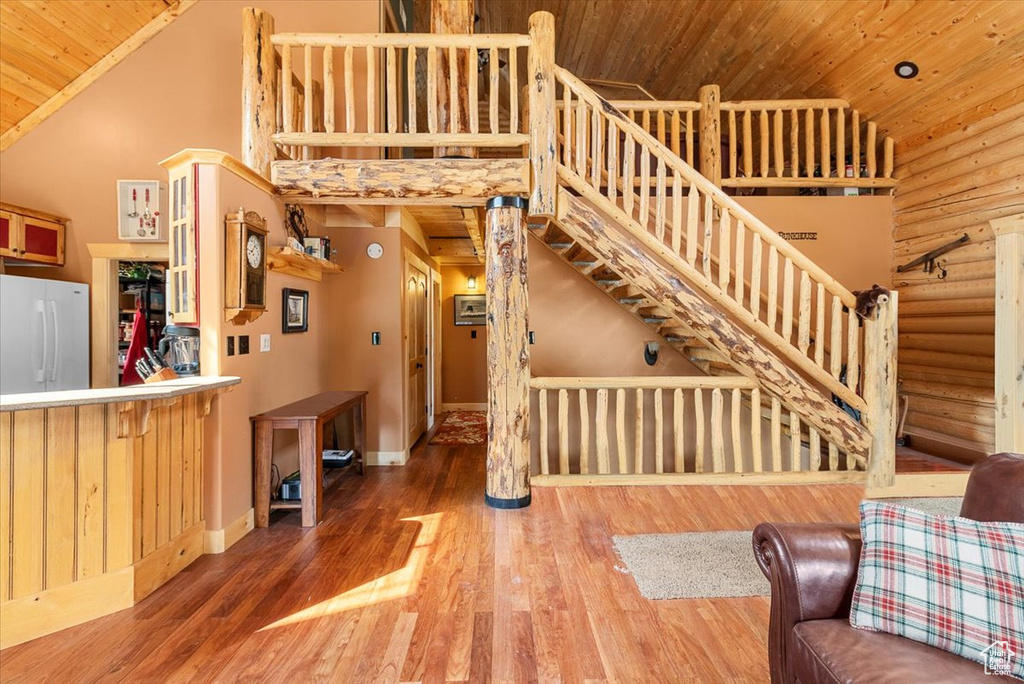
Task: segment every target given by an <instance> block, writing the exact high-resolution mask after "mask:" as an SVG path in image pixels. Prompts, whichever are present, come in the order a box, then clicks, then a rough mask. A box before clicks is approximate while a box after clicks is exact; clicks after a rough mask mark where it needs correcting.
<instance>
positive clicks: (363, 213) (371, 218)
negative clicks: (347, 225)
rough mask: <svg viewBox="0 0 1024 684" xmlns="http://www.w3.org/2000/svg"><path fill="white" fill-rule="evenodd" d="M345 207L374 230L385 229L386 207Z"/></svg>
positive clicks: (368, 205) (366, 205) (358, 205)
mask: <svg viewBox="0 0 1024 684" xmlns="http://www.w3.org/2000/svg"><path fill="white" fill-rule="evenodd" d="M345 207H346V208H347V209H348V210H349V211H351V212H352V213H353V214H355V215H356V216H358V217H359V218H361V219H362V220H364V221H366V222H367V223H369V224H370V225H371V226H373V227H374V228H383V227H384V215H385V214H386V213H387V208H386V207H384V206H382V205H372V204H347V205H345Z"/></svg>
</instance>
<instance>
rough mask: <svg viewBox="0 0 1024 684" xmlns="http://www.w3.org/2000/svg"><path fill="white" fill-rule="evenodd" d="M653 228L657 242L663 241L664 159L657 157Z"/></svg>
mask: <svg viewBox="0 0 1024 684" xmlns="http://www.w3.org/2000/svg"><path fill="white" fill-rule="evenodd" d="M654 230H655V233H656V235H657V237H658V242H660V243H662V244H664V242H665V160H664V159H658V170H657V174H656V176H655V193H654Z"/></svg>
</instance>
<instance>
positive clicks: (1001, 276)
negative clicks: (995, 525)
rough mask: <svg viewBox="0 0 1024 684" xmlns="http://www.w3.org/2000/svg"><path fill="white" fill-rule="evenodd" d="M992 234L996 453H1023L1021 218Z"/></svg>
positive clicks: (1002, 223)
mask: <svg viewBox="0 0 1024 684" xmlns="http://www.w3.org/2000/svg"><path fill="white" fill-rule="evenodd" d="M989 224H990V225H991V226H992V231H993V232H994V233H995V234H996V445H995V446H996V453H999V452H1003V451H1010V452H1013V453H1024V214H1015V215H1013V216H1006V217H1003V218H1000V219H993V220H991V221H989Z"/></svg>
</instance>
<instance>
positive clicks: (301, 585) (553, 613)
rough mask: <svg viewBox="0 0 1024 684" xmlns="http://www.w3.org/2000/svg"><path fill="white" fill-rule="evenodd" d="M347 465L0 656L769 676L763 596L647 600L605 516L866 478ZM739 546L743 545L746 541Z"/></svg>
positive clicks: (39, 675) (228, 672) (118, 666)
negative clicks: (768, 481)
mask: <svg viewBox="0 0 1024 684" xmlns="http://www.w3.org/2000/svg"><path fill="white" fill-rule="evenodd" d="M426 441H427V440H426V439H423V440H421V442H420V445H419V446H418V447H417V448H416V449H415V450H414V452H413V456H412V459H411V461H410V462H409V463H408V464H407V465H406V466H405V467H396V468H368V469H367V474H366V476H365V477H363V478H359V477H358V476H357V475H355V474H354V473H352V474H351V475H349V474H346V475H345V476H344V477H343V478H342V481H341V483H340V484H339V485H338V487H336V488H335V489H333V490H331V492H330V493H329V495H328V498H327V504H328V507H329V509H328V511H327V513H326V519H325V521H324V523H323V524H321V525H320V526H319V527H318V528H316V529H309V530H307V529H303V528H301V527H300V526H299V514H298V513H295V512H288V513H278V514H275V516H274V517H273V518H272V521H273V522H272V524H271V526H270V527H269V528H267V529H262V530H256V531H254V532H252V533H250V534H249V535H247V536H246V537H245V538H243V539H242V540H241V541H239V542H238V543H237V544H236V545H235V546H234V547H232V548H231V549H229V550H228V551H227V552H226V553H224V554H222V555H218V556H204V557H202V558H200V559H199V560H198V561H196V562H195V563H194V564H193V565H192V566H190V567H189V568H188V569H187V570H186V571H184V572H182V573H181V574H180V575H178V576H177V577H176V578H175V579H173V580H172V581H171V582H169V583H168V584H167V585H165V586H164V587H162V588H161V589H160V590H158V591H157V592H156V593H154V594H153V595H152V596H150V597H149V598H148V599H146V600H145V601H144V602H142V603H141V604H140V605H138V606H136V607H135V608H132V609H129V610H125V611H122V612H120V613H116V614H114V615H111V616H108V617H106V618H102V619H100V620H96V621H94V622H91V623H88V624H85V625H81V626H79V627H75V628H72V629H69V630H65V631H64V632H61V633H58V634H55V635H51V636H49V637H44V638H42V639H37V640H36V641H33V642H30V643H27V644H23V645H21V646H17V647H13V648H10V649H7V650H6V651H4V652H3V653H2V654H0V679H2V680H3V682H5V683H8V682H9V683H11V684H13V683H15V682H42V681H50V682H62V683H64V684H66V683H70V682H96V681H101V682H236V681H238V682H289V683H292V682H359V683H362V682H466V681H468V682H767V681H768V672H767V666H766V664H767V660H766V649H767V647H766V643H767V623H768V599H767V598H762V597H757V598H740V599H707V600H686V601H648V600H646V599H644V598H642V597H641V596H640V595H639V593H638V591H637V589H636V586H635V584H634V583H633V580H632V578H631V577H630V576H629V575H626V574H623V573H622V572H620V571H619V570H617V569H616V566H617V565H619V564H620V563H621V562H620V561H619V560H618V558H617V557H616V555H615V552H614V550H613V547H612V542H611V537H612V535H614V534H639V533H651V532H674V531H696V530H750V529H752V528H753V527H754V525H756V524H757V523H758V522H760V521H763V520H786V521H844V522H853V521H855V520H856V507H857V502H858V501H859V500H860V498H861V494H862V489H861V488H860V487H857V486H853V485H828V486H813V487H803V486H801V487H796V486H793V487H785V486H777V487H600V488H565V489H559V488H537V489H535V490H534V492H533V497H534V498H533V505H532V506H530V507H529V508H527V509H524V510H520V511H496V510H492V509H490V508H487V507H486V506H485V505H484V503H483V491H484V476H485V470H484V447H482V446H473V447H446V446H427V445H426ZM751 562H753V556H751Z"/></svg>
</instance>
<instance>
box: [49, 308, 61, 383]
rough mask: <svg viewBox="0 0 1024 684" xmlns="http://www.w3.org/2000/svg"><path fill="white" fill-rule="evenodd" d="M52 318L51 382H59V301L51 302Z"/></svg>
mask: <svg viewBox="0 0 1024 684" xmlns="http://www.w3.org/2000/svg"><path fill="white" fill-rule="evenodd" d="M50 316H51V317H52V318H53V365H52V366H51V367H50V382H56V381H57V367H58V365H59V364H60V318H58V317H57V301H56V300H53V299H51V300H50Z"/></svg>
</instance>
